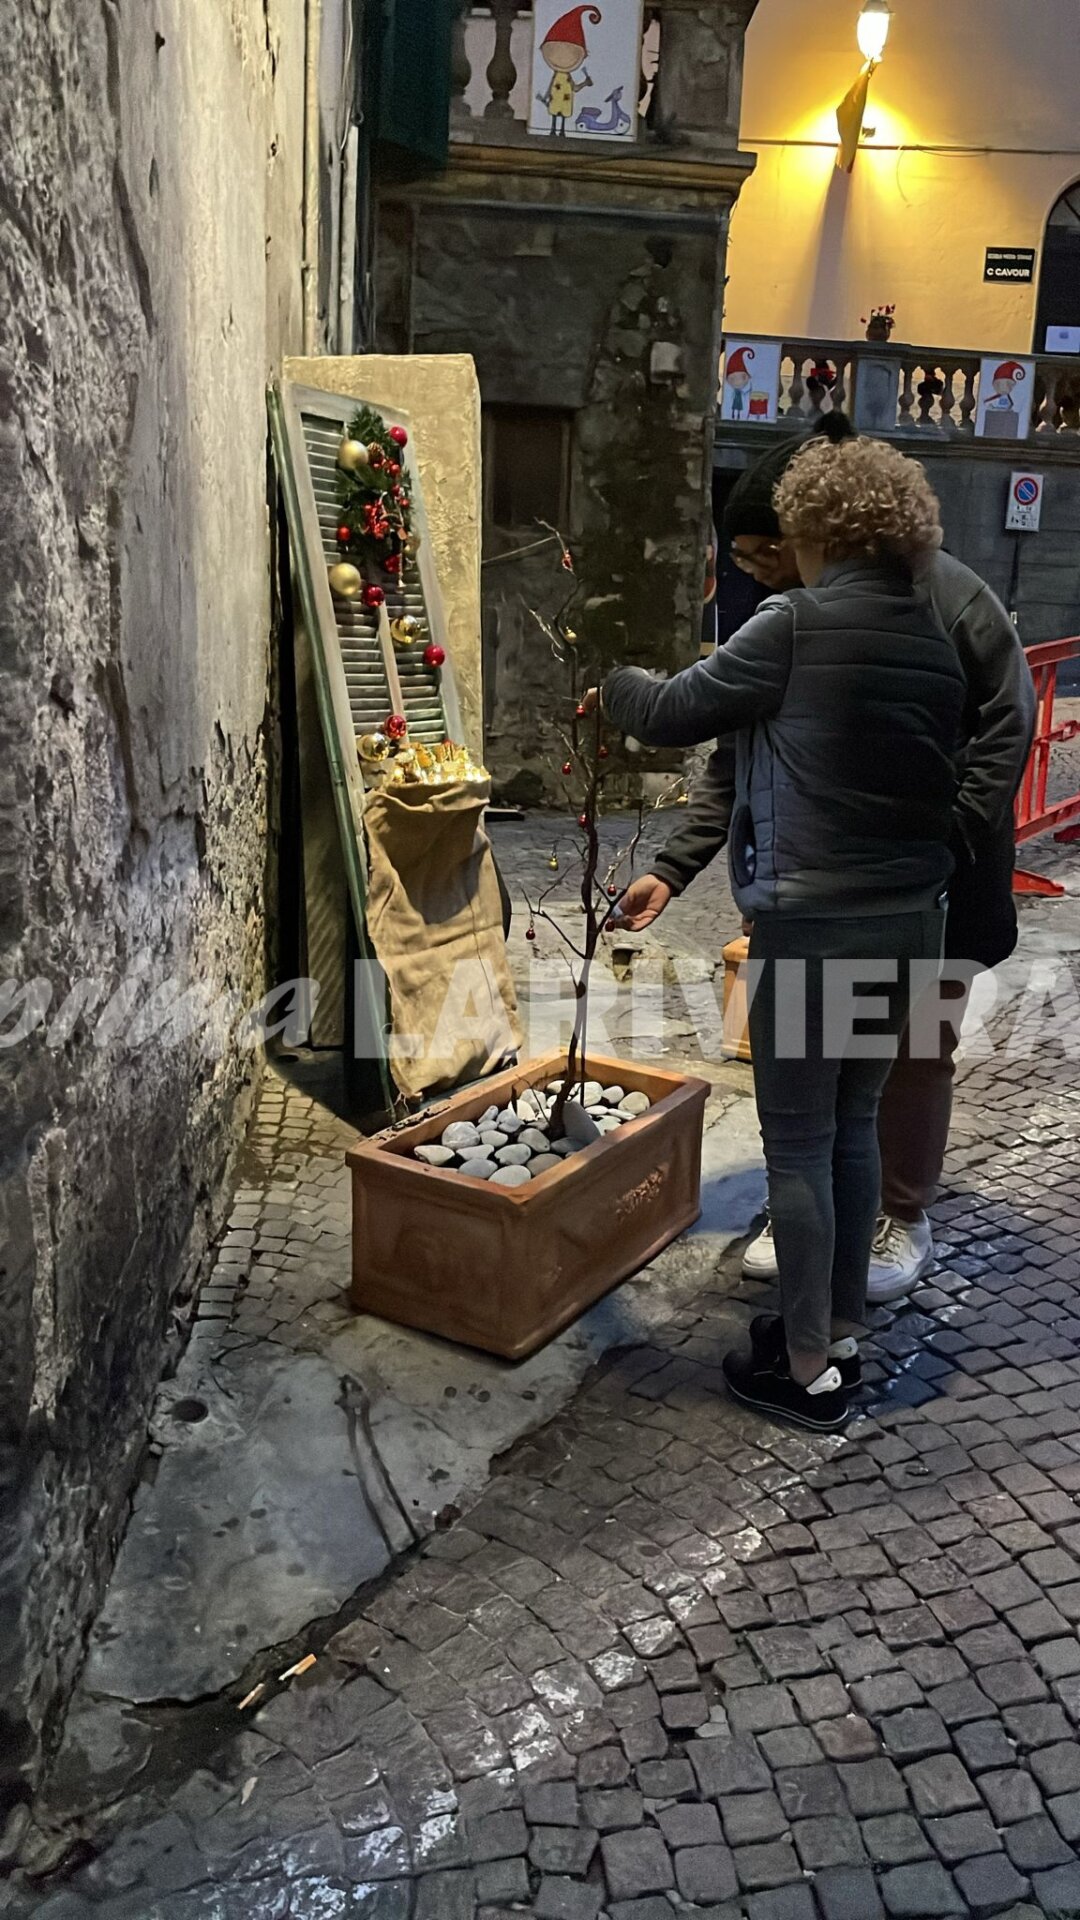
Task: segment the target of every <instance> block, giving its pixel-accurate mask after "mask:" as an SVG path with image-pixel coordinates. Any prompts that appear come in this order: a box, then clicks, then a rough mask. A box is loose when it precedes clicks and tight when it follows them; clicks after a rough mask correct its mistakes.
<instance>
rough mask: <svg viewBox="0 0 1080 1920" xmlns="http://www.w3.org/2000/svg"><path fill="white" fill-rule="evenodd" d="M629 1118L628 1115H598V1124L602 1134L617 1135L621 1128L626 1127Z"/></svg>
mask: <svg viewBox="0 0 1080 1920" xmlns="http://www.w3.org/2000/svg"><path fill="white" fill-rule="evenodd" d="M629 1118H630V1115H629V1114H628V1113H598V1114H597V1116H596V1124H597V1126H598V1127H599V1129H600V1131H601V1133H617V1132H618V1130H619V1128H620V1127H623V1126H625V1125H626V1122H627V1121H628V1120H629Z"/></svg>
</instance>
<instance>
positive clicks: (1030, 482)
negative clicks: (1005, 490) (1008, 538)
mask: <svg viewBox="0 0 1080 1920" xmlns="http://www.w3.org/2000/svg"><path fill="white" fill-rule="evenodd" d="M1042 498H1043V475H1042V474H1041V473H1014V474H1013V475H1012V476H1011V477H1010V480H1009V505H1008V509H1007V511H1006V514H1005V531H1006V533H1038V531H1039V516H1040V514H1041V513H1042Z"/></svg>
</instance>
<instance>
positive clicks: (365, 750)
mask: <svg viewBox="0 0 1080 1920" xmlns="http://www.w3.org/2000/svg"><path fill="white" fill-rule="evenodd" d="M356 750H357V752H358V753H359V755H360V758H361V760H373V761H378V760H385V759H386V756H387V754H388V753H389V751H390V742H389V740H388V739H387V737H386V735H385V733H362V734H361V735H360V738H359V739H358V740H357V742H356Z"/></svg>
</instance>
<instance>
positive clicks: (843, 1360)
mask: <svg viewBox="0 0 1080 1920" xmlns="http://www.w3.org/2000/svg"><path fill="white" fill-rule="evenodd" d="M838 1344H840V1345H846V1344H847V1343H846V1342H839V1343H838ZM750 1345H751V1347H752V1349H753V1354H754V1359H755V1361H756V1362H759V1363H763V1364H764V1365H765V1366H771V1365H772V1364H773V1362H774V1361H777V1360H782V1361H784V1363H785V1365H786V1363H787V1341H786V1340H785V1338H784V1323H783V1321H782V1320H781V1318H780V1316H779V1314H776V1313H759V1314H757V1315H755V1317H754V1319H753V1320H751V1322H750ZM829 1359H830V1361H831V1363H832V1365H833V1366H834V1367H836V1368H837V1369H838V1371H839V1374H840V1379H841V1381H842V1382H843V1387H844V1392H845V1393H858V1391H859V1388H860V1387H861V1386H862V1360H861V1358H860V1355H859V1350H858V1348H857V1347H856V1349H855V1352H854V1353H852V1354H844V1355H843V1356H841V1355H839V1354H832V1353H830V1355H829Z"/></svg>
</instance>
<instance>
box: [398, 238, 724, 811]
mask: <svg viewBox="0 0 1080 1920" xmlns="http://www.w3.org/2000/svg"><path fill="white" fill-rule="evenodd" d="M535 227H536V223H535V222H534V221H530V220H527V219H517V218H510V217H506V216H501V217H498V218H497V219H491V218H489V217H487V216H485V215H484V214H482V213H476V212H470V211H467V210H465V209H457V208H449V207H436V208H429V209H426V210H425V217H424V219H423V222H422V224H421V228H420V235H419V246H418V249H417V252H416V255H415V258H416V278H415V282H414V287H413V308H412V338H413V341H414V344H415V347H416V350H417V351H419V352H436V351H440V350H441V351H444V352H445V351H446V350H448V348H450V347H451V346H452V345H463V344H464V343H466V342H468V343H469V345H470V348H471V351H472V353H473V355H474V358H475V360H476V365H477V372H478V374H479V378H480V389H481V393H482V395H483V398H484V401H485V403H486V404H488V405H493V404H494V405H522V404H527V405H529V406H536V407H551V408H557V409H564V410H567V411H572V412H573V414H574V423H573V434H572V442H571V480H570V498H569V514H568V516H567V519H566V522H565V524H564V526H563V528H562V529H561V531H562V532H563V533H564V535H565V536H566V538H567V539H568V540H569V541H570V542H571V545H572V547H573V551H574V557H575V563H576V566H577V569H578V576H579V581H580V594H579V598H578V602H577V603H576V604H575V611H574V614H573V620H574V625H575V628H576V629H577V630H578V631H579V634H580V639H581V644H582V648H583V649H585V650H587V651H588V653H589V654H590V655H591V656H595V657H596V658H598V659H601V660H610V661H615V660H620V659H630V660H637V661H641V662H643V663H645V664H648V665H653V666H664V667H667V668H674V667H676V666H679V665H684V664H685V663H686V661H687V660H688V659H689V658H691V656H692V650H693V648H694V646H696V641H697V624H698V620H699V615H700V594H701V578H702V575H703V572H704V553H705V541H706V531H705V518H704V499H705V476H706V475H707V473H708V471H709V461H710V457H711V444H712V441H711V428H712V406H713V400H714V396H715V385H716V374H715V369H716V309H715V306H714V304H713V294H714V276H715V270H716V260H717V239H716V234H715V232H707V233H679V234H677V235H675V236H674V237H669V236H668V235H667V234H665V233H664V231H663V225H662V222H660V221H658V222H657V225H656V229H655V230H653V231H650V230H649V228H647V227H646V228H642V227H641V226H639V225H637V224H636V223H633V222H629V223H626V224H620V223H619V222H618V220H617V219H611V220H609V221H604V220H601V219H593V220H589V221H585V220H575V221H573V222H569V221H568V222H566V223H565V224H559V225H555V226H554V227H553V228H552V229H551V230H550V233H549V236H548V237H547V239H546V242H545V251H544V253H543V254H542V255H540V256H539V257H537V256H536V255H535V254H534V255H533V256H532V257H530V254H529V251H528V249H529V247H530V245H532V246H535V244H536V235H535ZM386 251H387V249H386V246H385V244H384V248H383V254H382V255H381V258H383V257H385V253H386ZM388 278H389V279H391V280H392V278H393V274H392V271H390V272H389V273H388ZM658 341H662V342H671V343H673V344H674V345H675V346H677V348H678V350H679V351H680V353H681V356H682V369H683V370H682V374H681V376H680V377H679V378H678V379H675V380H671V379H659V380H655V379H653V378H651V377H650V356H651V353H652V349H653V347H654V345H655V344H656V343H657V342H658ZM523 348H525V349H527V350H524V351H523ZM538 536H539V537H540V538H542V537H543V530H542V529H538V528H536V527H523V528H521V529H518V530H517V531H516V532H515V533H513V534H511V535H510V536H509V537H508V538H503V539H502V540H501V541H500V542H499V543H498V545H496V544H493V542H492V540H491V538H490V537H489V542H488V560H489V564H488V566H487V567H486V568H485V574H484V695H485V718H486V752H487V757H488V764H489V765H490V767H491V769H492V772H493V774H494V776H495V779H496V782H497V785H498V787H499V788H500V789H501V790H502V791H503V792H504V793H507V792H509V794H510V796H511V797H514V796H517V797H520V798H522V799H524V800H526V801H528V800H538V799H540V798H541V797H542V796H543V795H544V794H545V793H546V794H547V795H549V796H555V795H556V794H557V793H558V791H559V775H558V764H559V762H560V761H561V759H562V749H561V748H560V746H559V742H558V740H557V738H556V737H555V734H554V732H553V728H552V722H553V721H554V719H555V717H556V713H558V718H559V720H560V722H561V721H562V720H564V719H565V717H566V715H565V691H566V687H565V677H564V674H563V672H562V670H561V669H560V668H559V666H558V664H557V662H555V661H554V660H553V658H552V653H551V648H550V646H549V644H548V642H547V641H546V640H545V639H544V637H543V635H542V634H541V632H540V631H539V629H538V627H537V624H536V622H535V620H534V619H533V618H532V616H531V614H530V612H529V608H530V607H536V608H538V609H541V610H543V611H544V612H548V613H550V612H552V611H554V610H555V609H556V608H557V607H558V606H559V604H560V602H561V601H562V599H563V597H564V594H565V590H566V587H567V585H568V582H567V576H566V574H565V573H563V572H562V570H561V568H560V565H559V556H558V551H557V549H554V548H551V547H549V548H548V549H546V550H545V551H543V552H541V553H539V554H537V555H535V556H532V557H527V558H525V559H523V560H515V559H512V558H507V559H502V558H499V559H496V558H495V556H496V554H497V553H498V552H499V549H500V547H501V548H502V549H503V550H509V549H512V548H515V547H517V546H521V545H527V544H530V543H532V542H535V541H536V539H537V537H538ZM492 562H494V564H492ZM560 702H561V708H560Z"/></svg>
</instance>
